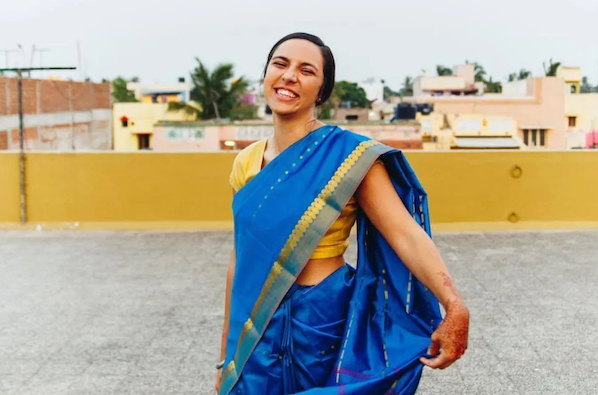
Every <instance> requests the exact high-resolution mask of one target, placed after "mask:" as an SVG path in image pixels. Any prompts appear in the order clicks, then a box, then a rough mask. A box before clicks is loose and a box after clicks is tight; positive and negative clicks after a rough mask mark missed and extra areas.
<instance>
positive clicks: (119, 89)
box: [112, 76, 139, 103]
mask: <svg viewBox="0 0 598 395" xmlns="http://www.w3.org/2000/svg"><path fill="white" fill-rule="evenodd" d="M137 81H139V79H138V78H137V77H133V78H131V79H130V80H126V79H124V78H123V77H120V76H118V77H116V78H115V79H114V80H112V98H113V99H114V101H115V102H116V103H130V102H136V101H138V100H137V99H135V93H134V92H133V91H130V90H128V89H127V83H128V82H137Z"/></svg>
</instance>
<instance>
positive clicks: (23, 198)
mask: <svg viewBox="0 0 598 395" xmlns="http://www.w3.org/2000/svg"><path fill="white" fill-rule="evenodd" d="M36 70H75V67H25V68H14V69H9V68H5V69H0V73H3V74H4V72H7V71H9V72H13V73H16V74H17V86H18V91H19V189H20V197H21V199H20V200H21V224H22V225H25V224H26V223H27V195H26V193H25V192H26V191H25V128H24V125H23V72H28V73H31V72H32V71H36Z"/></svg>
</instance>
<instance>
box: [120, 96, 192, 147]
mask: <svg viewBox="0 0 598 395" xmlns="http://www.w3.org/2000/svg"><path fill="white" fill-rule="evenodd" d="M192 118H193V117H191V116H190V115H187V114H185V113H184V112H180V111H176V112H173V111H168V104H167V103H115V104H114V108H113V121H112V123H113V125H114V130H113V134H114V137H113V138H114V150H115V151H137V150H151V149H154V128H155V125H156V124H159V123H162V122H172V121H188V120H191V119H192Z"/></svg>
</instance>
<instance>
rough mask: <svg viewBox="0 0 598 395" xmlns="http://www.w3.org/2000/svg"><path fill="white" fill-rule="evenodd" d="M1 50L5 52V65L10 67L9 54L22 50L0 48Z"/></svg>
mask: <svg viewBox="0 0 598 395" xmlns="http://www.w3.org/2000/svg"><path fill="white" fill-rule="evenodd" d="M0 52H4V67H5V68H8V67H9V66H8V61H9V55H10V54H11V53H13V52H20V51H18V50H16V49H3V50H0Z"/></svg>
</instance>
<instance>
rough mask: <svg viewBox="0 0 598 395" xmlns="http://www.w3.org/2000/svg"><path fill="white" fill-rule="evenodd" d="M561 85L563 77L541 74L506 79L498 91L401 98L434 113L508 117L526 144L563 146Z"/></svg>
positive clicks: (564, 146) (563, 129) (564, 129)
mask: <svg viewBox="0 0 598 395" xmlns="http://www.w3.org/2000/svg"><path fill="white" fill-rule="evenodd" d="M565 88H566V85H565V80H564V79H563V78H559V77H542V78H530V79H527V80H522V81H516V82H513V83H507V84H505V85H504V88H503V93H502V94H484V95H480V96H474V95H470V96H456V95H444V96H432V95H427V94H425V93H422V94H420V95H419V96H414V97H411V98H405V99H406V100H410V101H412V102H415V103H431V104H433V105H434V113H436V114H440V115H442V116H444V115H446V116H452V117H458V116H459V115H463V114H467V115H469V114H482V115H484V116H485V117H508V118H512V119H514V121H515V122H516V124H517V137H519V138H520V139H521V140H522V141H523V142H524V143H525V145H527V146H528V147H530V148H533V147H537V148H551V149H565V148H566V146H567V139H566V128H565V122H564V121H565V95H564V94H563V93H564V91H565Z"/></svg>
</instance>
